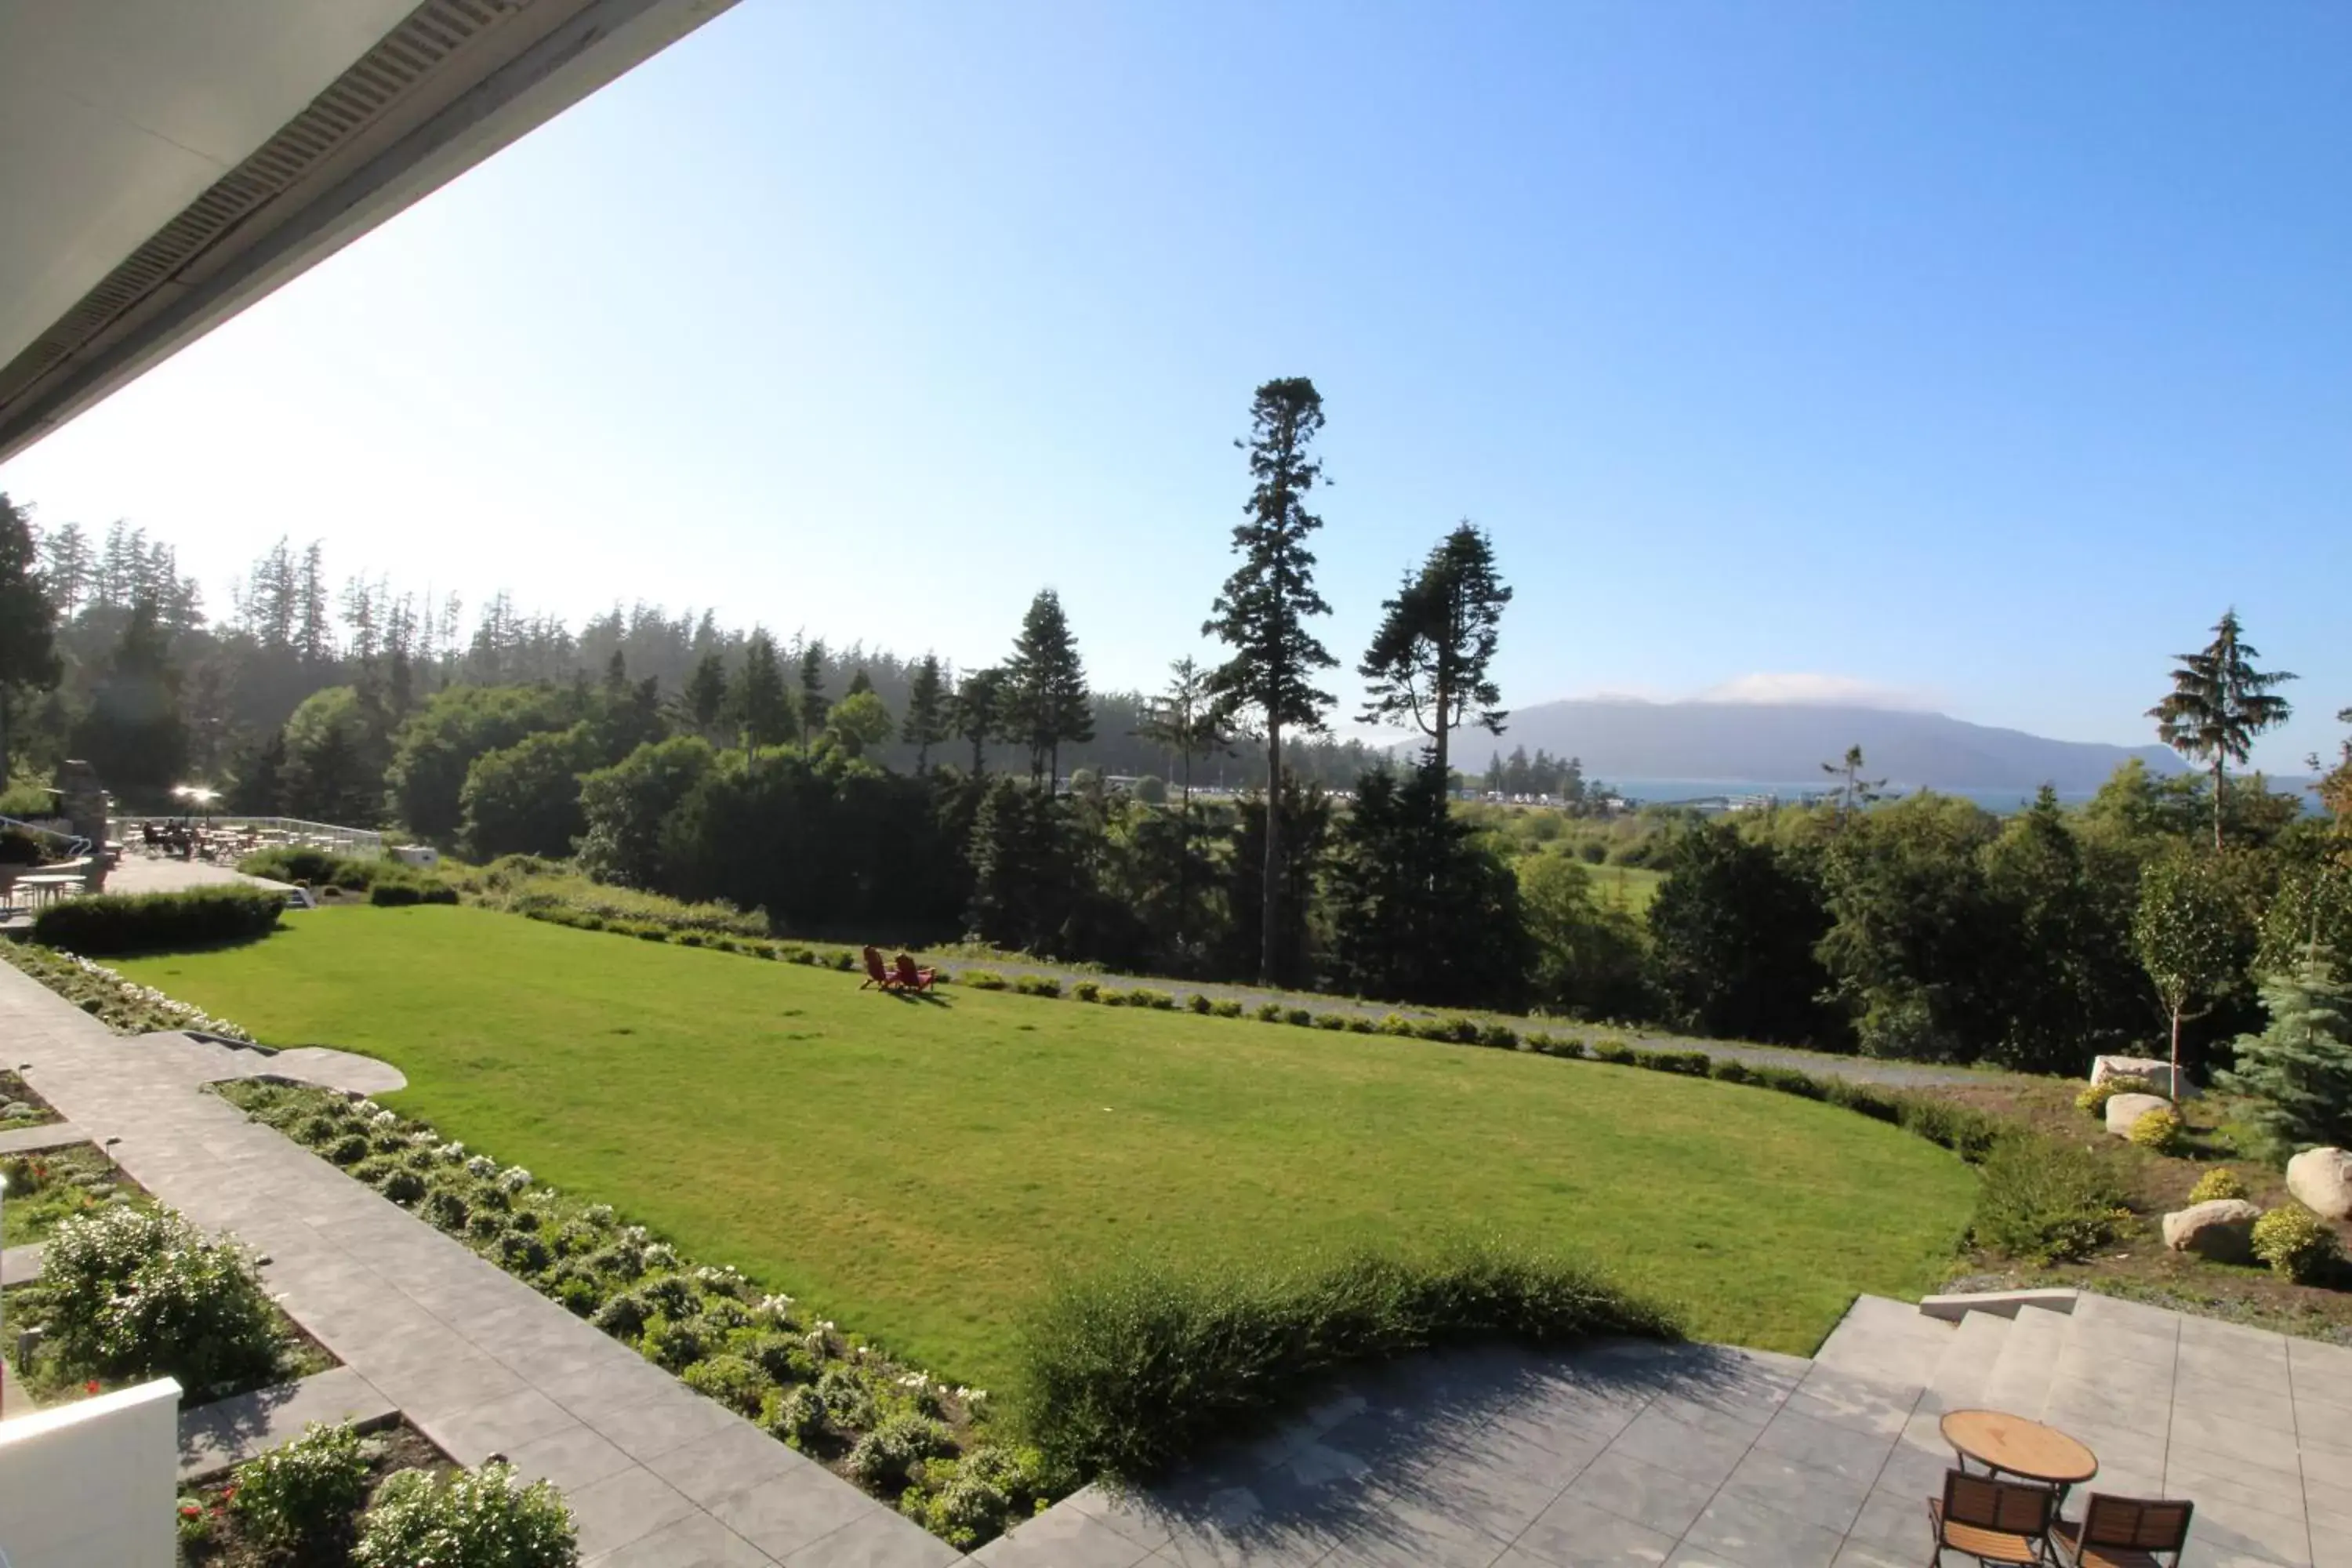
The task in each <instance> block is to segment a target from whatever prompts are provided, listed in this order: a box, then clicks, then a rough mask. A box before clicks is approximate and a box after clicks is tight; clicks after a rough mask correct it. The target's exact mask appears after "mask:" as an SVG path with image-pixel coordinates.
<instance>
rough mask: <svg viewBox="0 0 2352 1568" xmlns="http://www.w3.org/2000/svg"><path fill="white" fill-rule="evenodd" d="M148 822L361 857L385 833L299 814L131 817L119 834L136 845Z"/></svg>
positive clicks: (378, 848)
mask: <svg viewBox="0 0 2352 1568" xmlns="http://www.w3.org/2000/svg"><path fill="white" fill-rule="evenodd" d="M149 825H152V826H154V827H155V828H156V830H157V831H158V832H161V831H162V830H163V829H164V828H167V827H168V828H171V829H172V830H173V831H174V832H194V833H198V834H201V835H203V836H204V837H206V838H221V837H245V836H249V837H255V838H257V839H258V840H260V843H261V845H262V846H263V847H267V846H268V845H272V844H291V845H296V846H298V847H303V848H310V849H326V850H330V851H332V852H333V853H335V854H337V855H356V856H361V857H373V856H377V855H381V854H383V834H381V833H378V832H377V831H376V830H375V829H373V828H372V827H343V826H338V825H337V824H335V823H331V822H305V821H303V820H302V819H301V818H300V817H299V816H131V817H125V818H124V819H123V820H122V824H121V826H120V827H118V828H117V829H116V836H117V837H120V838H121V840H122V841H123V842H124V843H125V844H136V843H137V842H138V841H139V840H140V838H142V837H144V836H143V835H142V833H141V831H140V830H141V828H142V827H143V826H149Z"/></svg>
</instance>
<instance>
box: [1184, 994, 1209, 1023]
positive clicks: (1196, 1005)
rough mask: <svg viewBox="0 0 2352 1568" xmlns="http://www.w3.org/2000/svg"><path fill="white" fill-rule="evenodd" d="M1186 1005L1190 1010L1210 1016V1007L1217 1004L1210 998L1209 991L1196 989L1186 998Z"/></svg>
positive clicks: (1203, 1015)
mask: <svg viewBox="0 0 2352 1568" xmlns="http://www.w3.org/2000/svg"><path fill="white" fill-rule="evenodd" d="M1184 1005H1185V1007H1186V1008H1187V1009H1188V1010H1190V1011H1192V1012H1194V1013H1198V1014H1200V1015H1201V1016H1202V1017H1206V1016H1208V1014H1209V1009H1210V1008H1211V1007H1213V1005H1215V1004H1213V1002H1211V1001H1210V1000H1209V995H1208V993H1206V992H1204V991H1195V992H1193V993H1192V994H1191V995H1190V996H1187V997H1185V998H1184Z"/></svg>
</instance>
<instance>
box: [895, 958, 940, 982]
mask: <svg viewBox="0 0 2352 1568" xmlns="http://www.w3.org/2000/svg"><path fill="white" fill-rule="evenodd" d="M896 973H897V977H898V989H899V990H901V991H929V989H930V988H931V982H932V981H933V980H934V979H936V978H938V972H937V971H935V970H929V969H919V968H917V967H916V966H915V959H914V955H913V954H912V953H906V952H902V953H900V954H899V955H898V968H897V972H896Z"/></svg>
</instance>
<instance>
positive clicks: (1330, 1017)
mask: <svg viewBox="0 0 2352 1568" xmlns="http://www.w3.org/2000/svg"><path fill="white" fill-rule="evenodd" d="M1315 1026H1316V1027H1317V1028H1318V1029H1329V1030H1332V1031H1333V1032H1335V1033H1337V1032H1339V1031H1343V1030H1345V1029H1346V1028H1347V1026H1348V1015H1346V1014H1345V1013H1318V1014H1317V1015H1316V1017H1315Z"/></svg>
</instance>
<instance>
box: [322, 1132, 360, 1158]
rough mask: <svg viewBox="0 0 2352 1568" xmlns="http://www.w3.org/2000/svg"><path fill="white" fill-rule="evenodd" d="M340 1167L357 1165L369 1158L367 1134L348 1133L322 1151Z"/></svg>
mask: <svg viewBox="0 0 2352 1568" xmlns="http://www.w3.org/2000/svg"><path fill="white" fill-rule="evenodd" d="M321 1152H323V1153H324V1154H325V1155H326V1157H327V1158H328V1159H329V1160H331V1161H332V1162H333V1163H336V1164H338V1165H356V1164H358V1163H360V1162H361V1161H362V1160H364V1159H366V1158H367V1157H368V1141H367V1134H366V1133H364V1132H346V1133H344V1134H343V1135H342V1136H341V1137H340V1138H338V1139H336V1140H335V1141H334V1142H332V1143H330V1144H328V1145H327V1147H326V1148H325V1149H324V1150H322V1151H321Z"/></svg>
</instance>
